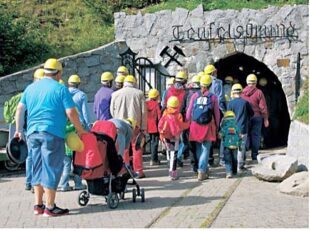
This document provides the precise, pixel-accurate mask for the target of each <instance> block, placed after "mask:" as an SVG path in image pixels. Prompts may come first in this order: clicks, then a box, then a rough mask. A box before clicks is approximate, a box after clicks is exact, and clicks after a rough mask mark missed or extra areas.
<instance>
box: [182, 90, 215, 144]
mask: <svg viewBox="0 0 310 231" xmlns="http://www.w3.org/2000/svg"><path fill="white" fill-rule="evenodd" d="M208 94H209V91H205V92H204V93H203V95H204V96H207V95H208ZM197 98H198V93H197V92H196V93H195V94H193V96H192V97H191V99H190V102H189V106H188V109H187V111H186V120H187V121H189V120H191V117H192V110H193V106H194V102H195V100H196V99H197ZM211 100H212V103H213V110H214V113H213V118H212V120H211V122H210V123H208V124H206V125H201V124H198V123H196V122H195V121H191V124H190V128H189V140H190V141H196V142H199V143H202V142H204V141H215V140H216V134H217V131H218V128H219V125H220V109H219V106H218V100H217V97H216V95H213V96H212V97H211Z"/></svg>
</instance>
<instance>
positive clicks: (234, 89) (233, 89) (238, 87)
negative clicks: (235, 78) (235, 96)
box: [231, 83, 243, 93]
mask: <svg viewBox="0 0 310 231" xmlns="http://www.w3.org/2000/svg"><path fill="white" fill-rule="evenodd" d="M242 90H243V88H242V86H241V84H240V83H235V84H234V85H232V87H231V92H232V93H241V92H242Z"/></svg>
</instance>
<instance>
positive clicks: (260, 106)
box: [241, 86, 268, 119]
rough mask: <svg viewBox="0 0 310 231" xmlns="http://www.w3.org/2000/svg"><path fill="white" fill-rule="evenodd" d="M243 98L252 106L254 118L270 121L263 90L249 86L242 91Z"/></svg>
mask: <svg viewBox="0 0 310 231" xmlns="http://www.w3.org/2000/svg"><path fill="white" fill-rule="evenodd" d="M241 97H242V98H243V99H245V100H246V101H248V102H249V103H250V104H251V106H252V109H253V111H254V116H262V117H263V118H264V119H268V110H267V104H266V100H265V96H264V94H263V92H262V91H261V90H259V89H257V88H256V87H252V86H251V87H250V86H247V87H246V88H244V90H243V91H242V94H241Z"/></svg>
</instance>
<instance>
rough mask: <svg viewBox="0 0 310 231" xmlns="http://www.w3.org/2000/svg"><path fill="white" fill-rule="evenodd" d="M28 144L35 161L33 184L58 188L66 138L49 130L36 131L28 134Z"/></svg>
mask: <svg viewBox="0 0 310 231" xmlns="http://www.w3.org/2000/svg"><path fill="white" fill-rule="evenodd" d="M27 145H28V151H29V152H31V153H32V161H33V167H32V182H31V184H32V185H33V186H36V185H41V186H43V187H44V188H48V189H53V190H56V189H57V186H58V183H59V181H60V177H61V175H62V171H63V165H64V163H63V162H64V156H65V142H64V139H62V138H60V137H57V136H54V135H52V134H50V133H47V132H34V133H32V134H31V135H29V136H28V139H27Z"/></svg>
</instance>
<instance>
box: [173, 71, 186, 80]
mask: <svg viewBox="0 0 310 231" xmlns="http://www.w3.org/2000/svg"><path fill="white" fill-rule="evenodd" d="M175 78H176V79H187V75H186V73H185V72H184V71H179V72H178V73H177V75H176V76H175Z"/></svg>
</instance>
